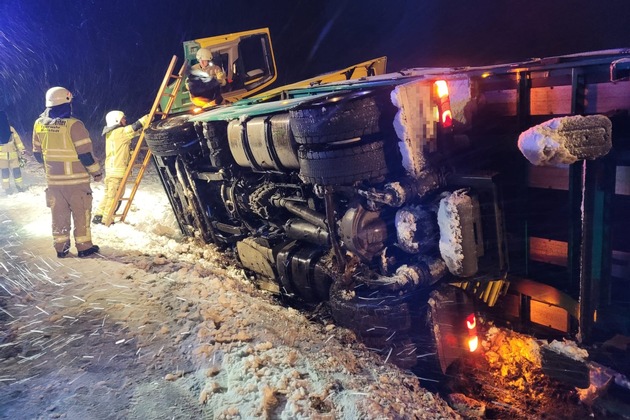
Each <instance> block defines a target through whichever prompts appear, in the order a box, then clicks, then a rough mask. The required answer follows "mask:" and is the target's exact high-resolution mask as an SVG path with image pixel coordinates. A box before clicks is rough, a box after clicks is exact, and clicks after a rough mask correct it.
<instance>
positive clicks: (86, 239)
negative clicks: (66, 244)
mask: <svg viewBox="0 0 630 420" xmlns="http://www.w3.org/2000/svg"><path fill="white" fill-rule="evenodd" d="M91 240H92V236H91V235H85V236H77V237H76V238H74V241H75V242H77V243H84V242H90V241H91Z"/></svg>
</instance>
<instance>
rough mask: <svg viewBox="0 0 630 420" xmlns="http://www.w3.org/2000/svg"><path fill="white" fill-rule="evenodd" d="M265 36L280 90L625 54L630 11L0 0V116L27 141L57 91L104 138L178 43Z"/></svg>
mask: <svg viewBox="0 0 630 420" xmlns="http://www.w3.org/2000/svg"><path fill="white" fill-rule="evenodd" d="M261 27H269V28H270V30H271V36H272V42H273V45H274V52H275V56H276V61H277V66H278V74H279V75H278V82H276V86H279V85H280V84H285V83H289V82H294V81H297V80H300V79H303V78H307V77H310V76H314V75H316V74H318V73H323V72H327V71H332V70H335V69H337V68H342V67H346V66H348V65H351V64H353V63H355V62H359V61H364V60H367V59H370V58H374V57H379V56H382V55H386V56H387V57H388V69H389V71H396V70H400V69H402V68H407V67H414V66H415V67H423V66H460V65H485V64H494V63H499V62H510V61H518V60H521V59H526V58H530V57H544V56H550V55H559V54H569V53H576V52H581V51H590V50H597V49H607V48H626V47H628V48H630V1H628V0H599V1H595V0H563V1H561V0H555V1H554V0H477V1H474V0H290V1H289V0H277V1H264V0H259V1H251V0H230V1H220V2H219V1H214V0H206V1H201V0H180V1H172V0H171V1H160V0H156V1H130V0H109V1H97V0H76V1H69V0H48V1H45V0H0V107H4V108H5V109H6V110H7V113H8V115H9V119H10V121H11V123H12V124H13V125H14V126H15V127H16V128H17V129H18V131H19V132H20V133H24V135H25V136H26V137H27V138H29V137H30V131H31V129H32V125H33V121H34V120H35V119H36V118H37V116H38V115H39V114H40V113H41V112H42V111H43V109H44V105H43V103H44V94H45V92H46V90H47V89H48V88H49V87H52V86H56V85H61V86H64V87H67V88H68V89H70V90H71V91H72V92H73V93H74V94H75V101H74V102H75V103H74V112H75V115H76V116H77V117H78V118H80V119H82V120H83V121H84V122H85V123H86V125H87V127H88V129H89V130H90V131H91V132H92V133H94V135H95V136H99V134H100V131H101V129H102V127H103V125H104V116H105V114H106V113H107V112H108V111H109V110H111V109H122V110H123V111H125V112H126V113H127V114H128V115H129V117H130V118H129V119H130V120H133V119H135V118H138V117H140V116H141V115H143V114H145V113H146V112H148V110H149V108H150V106H151V105H152V103H153V101H154V99H155V95H156V93H157V89H158V88H159V85H160V83H161V81H162V78H163V77H164V73H165V70H166V67H167V65H168V63H169V61H170V58H171V56H173V55H178V57H179V58H180V62H179V63H180V64H181V59H182V57H183V49H182V45H181V43H182V42H183V41H185V40H189V39H193V38H201V37H206V36H214V35H220V34H224V33H231V32H239V31H244V30H249V29H255V28H261ZM178 67H179V66H178ZM95 140H96V139H95Z"/></svg>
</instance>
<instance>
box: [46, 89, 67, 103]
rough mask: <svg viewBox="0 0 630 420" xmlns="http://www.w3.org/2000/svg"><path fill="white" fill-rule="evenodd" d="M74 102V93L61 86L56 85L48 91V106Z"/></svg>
mask: <svg viewBox="0 0 630 420" xmlns="http://www.w3.org/2000/svg"><path fill="white" fill-rule="evenodd" d="M70 102H72V93H71V92H70V91H69V90H68V89H66V88H64V87H61V86H55V87H52V88H50V89H48V91H47V92H46V107H51V106H57V105H62V104H68V103H70Z"/></svg>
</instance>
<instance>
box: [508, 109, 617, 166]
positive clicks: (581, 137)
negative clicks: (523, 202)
mask: <svg viewBox="0 0 630 420" xmlns="http://www.w3.org/2000/svg"><path fill="white" fill-rule="evenodd" d="M611 129H612V122H611V121H610V119H608V117H606V116H604V115H588V116H581V115H574V116H569V117H560V118H553V119H551V120H548V121H545V122H544V123H542V124H538V125H536V126H534V127H531V128H529V129H528V130H526V131H524V132H523V133H521V135H520V136H519V138H518V148H519V149H520V151H521V153H522V154H523V155H524V156H525V157H526V158H527V160H529V161H530V162H531V163H532V164H533V165H537V166H558V165H567V164H571V163H574V162H576V161H578V160H581V159H597V158H599V157H602V156H604V155H606V154H607V153H608V152H609V151H610V149H611V147H612V137H611Z"/></svg>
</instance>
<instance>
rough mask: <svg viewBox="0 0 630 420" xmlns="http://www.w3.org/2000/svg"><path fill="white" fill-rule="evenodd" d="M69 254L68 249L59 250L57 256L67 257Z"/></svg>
mask: <svg viewBox="0 0 630 420" xmlns="http://www.w3.org/2000/svg"><path fill="white" fill-rule="evenodd" d="M67 255H68V250H65V251H61V252H59V251H57V258H66V256H67Z"/></svg>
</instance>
